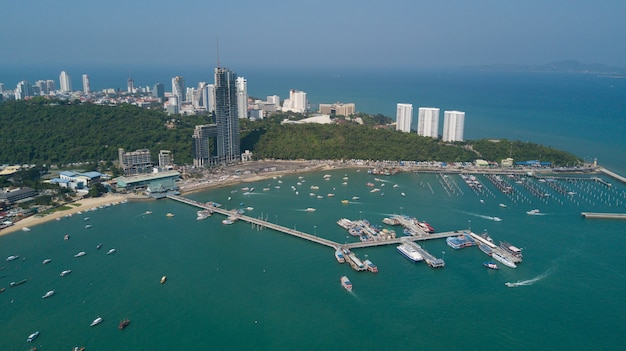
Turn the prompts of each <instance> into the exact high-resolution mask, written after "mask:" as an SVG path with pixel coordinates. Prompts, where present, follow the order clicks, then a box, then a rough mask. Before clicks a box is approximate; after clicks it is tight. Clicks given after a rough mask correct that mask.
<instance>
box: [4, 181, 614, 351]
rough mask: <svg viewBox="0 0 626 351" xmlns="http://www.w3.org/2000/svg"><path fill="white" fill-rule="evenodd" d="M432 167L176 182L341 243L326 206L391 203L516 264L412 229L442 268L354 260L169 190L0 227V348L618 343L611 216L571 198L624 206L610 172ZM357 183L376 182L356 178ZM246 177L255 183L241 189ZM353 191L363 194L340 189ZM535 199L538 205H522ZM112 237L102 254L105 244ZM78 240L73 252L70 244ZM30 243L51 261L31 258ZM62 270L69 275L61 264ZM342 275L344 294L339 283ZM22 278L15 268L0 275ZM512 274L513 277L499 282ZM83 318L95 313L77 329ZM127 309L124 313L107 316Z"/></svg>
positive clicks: (389, 254)
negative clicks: (478, 171)
mask: <svg viewBox="0 0 626 351" xmlns="http://www.w3.org/2000/svg"><path fill="white" fill-rule="evenodd" d="M326 173H328V174H331V175H332V177H331V179H330V180H328V181H326V180H324V179H323V177H322V176H323V175H324V174H326ZM344 176H347V177H348V178H349V179H348V180H347V181H346V182H347V184H346V185H343V184H342V182H343V181H344V180H343V179H342V178H343V177H344ZM439 177H440V176H438V175H435V174H413V173H401V174H398V175H396V176H393V177H383V178H380V179H381V182H377V181H375V180H374V176H372V175H368V174H366V172H365V171H356V170H334V171H331V172H325V173H310V174H305V175H304V180H305V182H303V183H301V184H300V185H298V184H297V182H298V178H297V177H296V176H295V175H294V176H286V177H283V178H280V179H269V180H264V181H260V182H256V183H252V184H242V185H237V186H232V187H228V188H222V189H215V190H211V191H207V192H203V193H196V194H191V195H188V197H190V198H192V199H195V200H198V201H209V200H213V201H217V202H220V203H222V204H223V205H224V207H225V208H247V207H252V208H253V209H252V210H249V211H247V212H246V214H247V215H250V216H253V217H261V216H263V217H264V218H267V220H268V221H271V222H277V223H279V224H281V225H284V226H288V227H294V228H296V229H298V230H301V231H305V232H309V233H311V234H315V235H319V236H322V237H325V238H328V239H331V240H334V241H336V242H340V243H341V242H346V241H348V242H352V241H354V240H355V239H354V238H353V237H351V236H348V235H347V232H346V231H345V230H343V229H342V228H340V227H339V226H337V224H336V223H335V222H336V221H337V220H338V219H339V218H341V217H347V218H350V219H358V218H364V219H368V220H369V221H370V222H372V223H375V224H382V223H381V220H382V219H383V218H384V217H386V216H389V215H390V214H393V213H404V214H408V215H411V216H416V217H417V218H419V219H421V220H427V221H428V222H429V223H430V224H432V225H433V226H434V227H435V229H436V230H437V231H449V230H458V229H466V228H467V227H468V226H469V227H471V229H472V230H473V231H475V232H478V233H482V232H483V231H484V230H487V231H488V232H489V234H490V235H491V237H492V238H494V240H495V241H496V242H497V241H498V240H505V241H509V242H511V243H512V244H513V245H516V246H518V247H521V248H523V249H524V262H523V263H521V264H520V266H519V267H518V268H517V269H510V268H507V267H502V268H501V269H500V270H499V271H491V270H487V269H485V268H484V267H482V262H483V261H485V260H487V256H485V255H484V254H483V253H482V252H480V251H479V250H478V249H477V248H476V247H472V248H466V249H463V250H453V249H451V248H450V247H448V246H447V245H446V244H445V241H444V240H434V241H427V242H423V243H421V244H422V246H423V247H425V248H426V249H427V250H428V251H429V252H431V253H432V254H434V255H436V256H438V257H443V258H444V259H445V261H446V267H445V268H443V269H437V270H435V269H431V268H429V267H428V266H426V265H425V264H423V263H419V264H414V263H411V262H409V261H408V260H406V259H405V258H404V257H403V256H401V255H400V254H399V253H398V252H396V249H395V246H394V245H391V246H386V247H377V248H369V249H357V250H355V252H356V253H357V254H358V256H359V257H361V258H366V257H367V258H369V259H370V260H372V261H373V262H374V263H375V264H376V265H377V266H378V267H379V269H380V272H379V273H377V274H372V273H369V272H355V271H353V270H352V269H351V268H350V267H349V266H347V265H345V264H343V265H341V264H338V263H337V262H336V261H335V258H334V256H333V250H332V249H330V248H327V247H323V246H320V245H317V244H314V243H310V242H305V241H303V240H301V239H297V238H293V237H290V236H287V235H285V234H281V233H277V232H273V231H272V230H269V229H264V230H258V229H257V228H254V227H252V226H250V225H249V224H245V223H243V222H237V223H235V224H233V225H230V226H227V225H223V224H222V223H221V220H222V219H223V217H222V216H221V215H217V214H215V215H213V216H212V217H210V218H207V219H206V220H203V221H198V220H196V209H195V208H193V207H191V206H188V205H184V204H180V203H176V202H174V201H172V200H159V201H151V202H128V203H124V204H120V205H117V206H111V207H105V208H102V209H98V210H97V211H93V212H91V211H90V212H86V213H83V214H82V215H74V216H72V217H71V218H63V219H62V220H60V221H53V222H50V223H47V224H44V225H41V226H37V227H33V228H32V230H31V231H30V232H18V233H14V234H9V235H6V236H2V237H0V257H3V258H4V257H7V256H9V255H20V259H18V260H16V261H11V262H5V261H2V263H1V265H2V266H4V270H2V271H0V275H1V276H2V278H1V279H0V286H3V287H6V291H5V292H4V293H1V294H0V306H1V307H0V309H1V311H2V313H1V314H0V349H2V350H25V349H27V348H28V346H30V345H29V344H27V343H26V337H27V336H28V335H29V334H30V333H32V332H34V331H36V330H39V331H40V332H41V335H40V336H39V338H37V339H36V341H35V343H34V345H37V346H38V348H40V349H41V350H69V349H70V348H71V347H72V346H80V345H84V346H86V347H87V349H88V350H112V349H115V350H138V349H139V350H148V349H159V350H187V349H208V348H213V349H258V350H268V349H301V350H319V349H330V350H340V349H345V347H346V345H349V347H350V348H355V349H367V350H374V349H383V348H384V349H403V348H416V347H419V348H427V349H433V350H443V349H458V348H461V347H464V348H467V349H484V348H485V345H489V347H490V348H496V349H497V348H507V349H512V350H527V349H554V350H570V349H586V350H616V349H621V348H622V347H619V346H623V345H624V343H623V340H622V335H623V333H624V332H625V331H626V329H625V327H624V325H625V324H624V317H623V313H622V312H623V311H625V310H626V303H625V302H624V299H623V292H624V291H626V277H625V275H624V273H623V267H624V266H625V264H626V258H624V255H623V232H624V222H623V221H611V220H585V219H583V218H581V216H580V212H581V211H596V212H602V211H613V212H615V211H621V212H624V211H626V187H625V186H624V185H622V184H618V183H616V182H615V181H611V182H612V183H613V186H612V187H611V188H607V187H605V186H603V185H602V184H600V183H596V182H592V181H578V182H564V181H558V183H559V184H561V185H563V186H564V187H566V188H567V189H568V190H569V191H571V192H575V193H576V194H574V195H557V194H556V192H555V191H553V190H550V188H548V187H547V186H546V183H540V182H538V181H536V180H530V181H531V182H533V184H535V185H536V186H538V187H540V188H542V189H544V190H545V191H546V192H549V193H551V194H552V195H551V197H550V198H548V199H544V200H540V199H538V198H536V197H533V196H532V195H530V194H529V193H528V192H527V191H526V190H524V189H523V188H522V187H521V186H520V185H518V184H515V183H513V182H511V181H510V180H509V179H508V178H506V179H507V181H509V182H510V183H511V184H512V185H513V186H514V187H515V189H516V193H517V194H518V195H515V196H505V195H503V194H501V193H499V192H498V191H497V190H496V189H495V187H494V186H493V185H492V184H491V183H489V182H488V180H487V179H486V178H485V177H483V176H479V179H480V180H481V181H482V182H483V184H484V185H485V187H486V188H487V190H488V191H486V192H485V193H483V194H477V193H475V192H473V191H472V190H470V188H469V187H467V186H466V185H465V183H463V181H462V180H461V178H460V177H459V176H458V175H454V176H452V175H451V176H450V178H449V180H450V181H451V182H452V183H453V184H455V185H454V187H455V189H456V190H455V192H454V193H448V192H446V191H445V189H444V187H443V186H442V185H441V180H440V178H439ZM367 182H375V183H376V184H377V187H378V188H379V189H381V191H380V192H377V193H371V192H370V189H371V188H369V187H367V186H366V183H367ZM382 184H385V185H384V186H383V185H382ZM393 184H398V187H396V188H394V187H393ZM311 185H317V186H319V190H311V189H310V186H311ZM244 186H248V187H254V188H255V189H254V191H253V192H252V194H251V195H244V191H243V190H242V189H241V187H244ZM291 186H294V187H296V189H297V192H298V195H296V192H295V191H293V190H292V188H291ZM277 187H280V188H277ZM264 188H267V189H268V190H267V191H264V190H263V189H264ZM311 192H313V193H315V194H320V195H323V198H321V199H320V198H317V197H316V196H310V195H309V193H311ZM402 192H404V193H405V194H406V197H402V196H401V195H400V193H402ZM328 193H333V194H335V197H327V196H326V195H327V194H328ZM353 196H359V197H360V199H359V200H350V203H349V204H347V205H346V204H342V203H341V200H342V199H351V198H352V197H353ZM518 196H519V197H518ZM229 198H230V200H229ZM481 199H482V200H483V202H481V201H480V200H481ZM500 203H503V204H506V205H507V206H508V208H502V207H500V206H499V204H500ZM308 207H313V208H315V209H316V211H315V212H307V211H305V209H306V208H308ZM534 208H538V209H540V210H541V212H542V214H543V215H539V216H530V215H528V214H526V211H528V210H531V209H534ZM146 211H151V212H152V213H151V214H146ZM167 213H173V214H174V215H175V216H174V217H167V216H166V214H167ZM494 216H497V217H500V218H502V221H501V222H495V221H493V220H490V219H489V218H490V217H494ZM85 217H89V218H90V219H89V220H85V219H84V218H85ZM87 224H90V225H92V227H91V228H89V229H86V228H85V225H87ZM396 231H397V232H398V234H400V233H401V230H399V229H398V228H396ZM65 234H70V236H71V238H70V240H63V236H64V235H65ZM98 243H102V244H103V246H102V248H101V249H100V250H97V249H96V245H97V244H98ZM110 248H116V249H117V252H116V253H114V254H111V255H106V252H107V251H108V250H109V249H110ZM80 251H85V252H86V253H87V254H86V255H85V256H84V257H80V258H75V257H73V256H74V255H75V254H76V253H77V252H80ZM21 258H25V260H22V259H21ZM45 258H51V259H52V262H50V263H48V264H46V265H43V264H42V261H43V260H44V259H45ZM65 269H71V270H72V273H71V274H69V275H67V276H66V277H60V276H59V273H60V272H61V271H62V270H65ZM163 275H167V277H168V280H167V282H166V283H165V284H163V285H161V284H160V283H159V280H160V278H161V276H163ZM342 275H347V276H348V277H349V278H350V279H351V281H352V282H353V284H354V290H353V292H352V293H348V292H346V291H345V290H344V289H343V288H342V287H341V286H340V283H339V278H340V276H342ZM21 279H28V282H27V283H25V284H23V285H20V286H17V287H8V283H9V282H11V281H18V280H21ZM517 281H520V282H525V283H524V284H527V285H522V286H519V287H516V288H507V287H506V286H505V285H504V283H505V282H517ZM52 289H54V290H55V291H56V294H55V295H54V296H52V297H50V298H48V299H42V298H41V296H42V295H43V294H44V293H45V292H46V291H48V290H52ZM98 316H100V317H103V318H104V321H103V322H102V323H101V324H100V325H98V326H95V327H90V326H89V324H90V323H91V321H92V320H93V319H95V318H96V317H98ZM125 317H127V318H129V319H131V324H130V326H129V327H128V328H127V329H125V330H124V331H119V330H118V329H117V324H118V323H119V321H120V320H121V319H123V318H125Z"/></svg>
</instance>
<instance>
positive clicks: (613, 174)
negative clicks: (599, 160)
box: [598, 167, 626, 183]
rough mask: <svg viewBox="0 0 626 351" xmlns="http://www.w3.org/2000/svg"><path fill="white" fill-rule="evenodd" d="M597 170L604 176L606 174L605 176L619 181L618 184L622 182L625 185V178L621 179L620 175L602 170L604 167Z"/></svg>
mask: <svg viewBox="0 0 626 351" xmlns="http://www.w3.org/2000/svg"><path fill="white" fill-rule="evenodd" d="M598 170H599V171H600V172H602V173H604V174H606V175H608V176H610V177H613V178H615V179H617V180H619V181H620V182H622V183H626V178H625V177H622V176H621V175H619V174H617V173H615V172H611V171H609V170H608V169H606V168H604V167H600V168H599V169H598Z"/></svg>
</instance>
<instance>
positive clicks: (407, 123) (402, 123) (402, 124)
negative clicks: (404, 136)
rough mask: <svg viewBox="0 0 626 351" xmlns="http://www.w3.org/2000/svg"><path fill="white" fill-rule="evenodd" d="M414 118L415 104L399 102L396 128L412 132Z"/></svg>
mask: <svg viewBox="0 0 626 351" xmlns="http://www.w3.org/2000/svg"><path fill="white" fill-rule="evenodd" d="M412 119H413V104H403V103H399V104H398V105H397V108H396V130H401V131H403V132H405V133H410V132H411V120H412Z"/></svg>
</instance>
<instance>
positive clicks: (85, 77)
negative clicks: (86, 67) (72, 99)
mask: <svg viewBox="0 0 626 351" xmlns="http://www.w3.org/2000/svg"><path fill="white" fill-rule="evenodd" d="M89 93H91V85H90V84H89V75H88V74H83V94H85V95H88V94H89Z"/></svg>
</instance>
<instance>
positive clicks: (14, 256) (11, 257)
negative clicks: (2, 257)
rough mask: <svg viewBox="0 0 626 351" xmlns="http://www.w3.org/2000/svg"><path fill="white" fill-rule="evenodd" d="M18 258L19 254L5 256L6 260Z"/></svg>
mask: <svg viewBox="0 0 626 351" xmlns="http://www.w3.org/2000/svg"><path fill="white" fill-rule="evenodd" d="M18 258H20V255H11V256H9V257H7V262H8V261H13V260H17V259H18Z"/></svg>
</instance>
